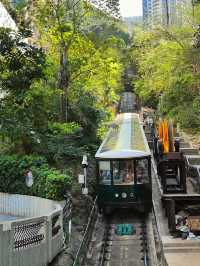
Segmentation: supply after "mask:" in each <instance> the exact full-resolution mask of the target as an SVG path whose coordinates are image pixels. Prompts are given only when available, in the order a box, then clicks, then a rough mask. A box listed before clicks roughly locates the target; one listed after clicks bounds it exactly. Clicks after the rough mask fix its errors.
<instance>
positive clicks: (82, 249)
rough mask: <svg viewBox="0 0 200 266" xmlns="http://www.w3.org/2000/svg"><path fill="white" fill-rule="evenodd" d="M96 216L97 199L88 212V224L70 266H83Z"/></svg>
mask: <svg viewBox="0 0 200 266" xmlns="http://www.w3.org/2000/svg"><path fill="white" fill-rule="evenodd" d="M97 216H98V208H97V197H96V198H95V200H94V204H93V207H92V210H91V212H90V216H89V218H88V223H87V226H86V229H85V231H84V235H83V239H82V241H81V244H80V246H79V249H78V251H77V253H76V256H75V259H74V262H73V265H72V266H83V265H84V263H85V261H86V257H87V251H88V248H89V244H90V241H91V237H92V233H93V231H94V226H95V223H96V220H97Z"/></svg>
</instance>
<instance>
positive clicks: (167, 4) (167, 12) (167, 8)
mask: <svg viewBox="0 0 200 266" xmlns="http://www.w3.org/2000/svg"><path fill="white" fill-rule="evenodd" d="M165 4H166V19H167V20H166V22H167V26H169V3H168V0H165Z"/></svg>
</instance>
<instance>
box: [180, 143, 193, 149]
mask: <svg viewBox="0 0 200 266" xmlns="http://www.w3.org/2000/svg"><path fill="white" fill-rule="evenodd" d="M180 148H191V145H190V143H188V142H180Z"/></svg>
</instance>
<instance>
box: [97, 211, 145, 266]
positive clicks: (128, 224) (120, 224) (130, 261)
mask: <svg viewBox="0 0 200 266" xmlns="http://www.w3.org/2000/svg"><path fill="white" fill-rule="evenodd" d="M129 265H130V266H149V265H150V264H149V246H148V230H147V217H145V216H141V215H139V214H136V213H135V212H134V211H133V210H131V211H130V210H125V209H124V210H123V209H122V210H118V212H117V213H113V215H111V216H110V217H107V230H106V231H105V239H104V245H103V248H102V254H101V258H100V263H99V266H129Z"/></svg>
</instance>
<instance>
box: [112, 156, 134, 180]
mask: <svg viewBox="0 0 200 266" xmlns="http://www.w3.org/2000/svg"><path fill="white" fill-rule="evenodd" d="M113 183H114V185H131V184H134V162H133V161H132V160H126V161H113Z"/></svg>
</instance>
